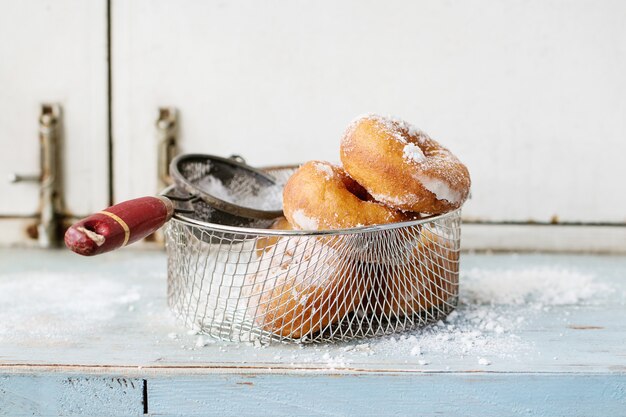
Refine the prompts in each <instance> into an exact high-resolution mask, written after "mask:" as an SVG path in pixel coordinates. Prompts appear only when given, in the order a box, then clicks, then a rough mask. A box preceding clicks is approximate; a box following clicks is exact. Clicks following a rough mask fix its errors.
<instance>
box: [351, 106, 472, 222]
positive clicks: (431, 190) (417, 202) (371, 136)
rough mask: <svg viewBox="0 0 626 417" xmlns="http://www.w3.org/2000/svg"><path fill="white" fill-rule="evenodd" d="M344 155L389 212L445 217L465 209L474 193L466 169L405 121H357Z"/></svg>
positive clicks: (372, 118)
mask: <svg viewBox="0 0 626 417" xmlns="http://www.w3.org/2000/svg"><path fill="white" fill-rule="evenodd" d="M340 156H341V162H342V163H343V166H344V169H345V170H346V171H347V173H348V174H349V175H350V176H351V177H352V178H354V179H355V180H356V181H357V182H358V183H359V184H361V185H362V186H363V187H364V188H365V189H366V190H367V192H368V193H369V194H370V195H371V196H372V197H373V198H374V199H375V200H377V201H380V202H382V203H385V204H386V205H388V206H389V207H393V208H396V209H400V210H405V211H413V212H420V213H428V214H440V213H445V212H447V211H450V210H453V209H456V208H459V207H460V206H461V205H462V204H463V202H464V201H465V200H466V199H467V196H468V194H469V190H470V184H471V183H470V176H469V172H468V170H467V168H466V167H465V165H463V164H462V163H461V161H459V160H458V159H457V157H456V156H454V155H453V154H452V152H450V151H449V150H448V149H446V148H444V147H443V146H441V145H440V144H439V143H437V142H436V141H435V140H433V139H431V138H430V137H429V136H428V135H426V134H425V133H423V132H421V131H419V130H417V129H416V128H415V127H413V126H412V125H410V124H408V123H406V122H404V121H401V120H395V119H390V118H385V117H382V116H378V115H369V116H365V117H361V118H359V119H357V120H356V121H354V122H353V123H352V124H351V125H350V127H349V128H348V130H347V131H346V133H345V134H344V137H343V139H342V141H341V151H340Z"/></svg>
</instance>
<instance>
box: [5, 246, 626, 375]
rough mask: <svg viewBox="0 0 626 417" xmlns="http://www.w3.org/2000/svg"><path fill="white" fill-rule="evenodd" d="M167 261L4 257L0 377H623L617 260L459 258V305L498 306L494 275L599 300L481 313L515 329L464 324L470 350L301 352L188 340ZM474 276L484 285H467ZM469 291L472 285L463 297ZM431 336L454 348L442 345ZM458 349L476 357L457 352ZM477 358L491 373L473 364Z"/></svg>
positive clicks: (430, 343) (459, 344)
mask: <svg viewBox="0 0 626 417" xmlns="http://www.w3.org/2000/svg"><path fill="white" fill-rule="evenodd" d="M165 261H166V258H165V255H164V254H163V253H160V252H144V251H132V250H122V251H119V252H114V253H110V254H106V255H103V256H101V257H96V258H83V257H79V256H76V255H73V254H71V253H68V252H65V251H58V252H54V251H53V252H49V251H34V250H2V251H0V304H1V305H3V309H2V310H0V370H2V372H5V373H6V372H11V371H12V370H19V371H20V372H25V371H26V370H27V369H30V368H32V369H33V370H34V371H35V372H43V371H44V370H50V369H54V368H58V369H63V370H65V371H68V370H71V369H77V368H80V369H81V372H84V373H91V374H98V373H102V372H106V371H107V370H111V369H113V370H116V371H119V372H124V373H125V374H127V375H130V376H135V377H143V376H145V375H147V374H150V375H156V374H167V373H171V374H177V375H183V374H186V373H200V374H210V373H221V372H222V373H223V372H238V371H241V370H252V371H253V372H257V373H265V372H267V373H271V372H274V371H275V370H280V371H281V372H297V371H299V370H307V369H311V370H317V371H318V372H328V373H334V372H341V371H349V372H361V373H368V372H379V371H386V372H390V371H398V372H415V373H422V372H433V371H435V372H474V371H476V370H483V371H485V370H487V371H492V372H554V373H563V372H573V373H576V372H603V373H614V372H619V373H624V372H626V346H624V343H623V341H624V338H625V335H626V323H625V322H624V321H623V320H622V318H623V317H624V316H625V314H626V310H625V309H626V306H625V305H624V303H623V294H624V293H625V292H626V280H625V279H624V277H626V258H624V257H620V256H568V255H537V254H535V255H531V254H525V255H511V254H507V255H505V254H499V255H471V254H464V255H463V256H462V260H461V262H462V268H461V269H462V271H463V275H462V277H461V284H462V291H465V292H464V294H467V293H468V291H471V290H476V282H478V283H479V284H480V285H486V286H493V287H494V290H493V296H494V297H497V296H502V294H503V293H504V289H502V288H499V287H497V285H498V282H499V275H498V274H505V278H507V276H506V274H513V275H512V276H509V277H508V278H507V279H509V280H511V279H514V278H515V277H519V279H520V280H527V279H529V278H533V277H535V276H536V275H532V274H531V275H530V276H529V275H528V273H529V272H528V271H530V273H533V271H544V273H545V279H546V280H553V281H554V282H553V283H552V284H551V285H547V286H545V285H541V283H537V288H539V289H542V288H543V289H549V288H552V289H553V290H552V291H562V292H568V291H569V286H570V285H571V286H574V285H576V286H578V288H584V286H585V285H589V288H590V289H591V288H596V287H597V288H600V290H601V291H600V292H598V293H594V294H593V298H587V299H581V300H580V301H576V302H572V303H565V304H562V305H550V304H545V305H543V306H541V305H539V304H532V303H531V300H528V302H529V303H530V304H529V305H528V306H526V305H525V302H526V301H524V303H521V302H520V303H519V304H510V305H494V306H493V307H488V306H487V307H484V308H483V309H482V311H483V312H484V311H487V312H489V311H492V310H493V312H494V314H496V319H497V320H494V322H495V323H499V321H498V320H504V321H507V320H513V321H514V320H516V319H518V318H520V319H521V320H522V321H521V322H520V323H519V324H517V323H515V324H514V325H511V327H510V328H509V329H506V330H505V331H503V332H502V333H501V334H498V333H497V332H496V331H495V330H494V331H486V330H480V325H481V323H486V324H489V322H490V321H489V320H487V321H482V322H481V321H480V320H479V321H478V322H477V324H476V328H475V329H474V328H473V327H472V326H471V325H467V324H466V325H465V327H466V329H465V331H467V332H471V331H474V330H476V331H478V330H480V331H481V332H483V333H481V334H482V336H478V337H473V336H472V337H469V339H468V340H467V341H464V340H463V337H461V336H459V335H458V334H455V333H454V332H452V333H450V332H448V331H447V330H446V328H442V329H441V330H433V331H431V333H427V332H426V333H422V332H420V331H415V332H412V333H410V335H413V336H415V337H416V338H417V340H416V341H415V342H413V343H411V342H410V341H408V340H405V341H403V342H402V341H400V340H399V339H398V338H397V337H396V339H398V344H397V345H393V343H392V342H391V340H390V338H389V337H387V338H380V339H372V340H367V341H356V342H352V343H349V344H334V345H322V346H308V347H304V348H301V347H299V346H297V345H276V346H271V347H268V348H259V347H255V346H252V345H250V344H241V343H240V344H236V343H209V342H210V340H209V339H207V338H204V337H203V338H202V339H203V340H202V341H201V342H202V343H201V344H200V345H198V342H199V339H200V336H197V335H195V334H188V333H187V332H188V330H187V329H186V328H184V327H182V326H181V325H180V324H179V323H177V321H176V320H175V319H174V318H173V317H172V316H171V314H170V313H169V311H168V308H167V304H166V299H165V294H166V285H165V282H166V272H165V271H166V262H165ZM562 271H565V272H562ZM481 274H483V275H485V277H483V278H484V280H483V281H475V280H476V279H477V277H478V278H480V276H481ZM559 274H560V275H559ZM511 277H513V278H511ZM540 277H541V276H540ZM487 278H488V279H487ZM535 279H536V278H535ZM472 280H474V281H472ZM570 280H571V282H570ZM469 282H474V284H472V285H467V286H466V285H465V284H466V283H469ZM547 282H550V281H547ZM513 290H515V288H513ZM462 294H463V293H462ZM496 301H497V300H496ZM483 302H484V301H483ZM474 307H475V306H474ZM474 307H472V306H471V305H466V306H464V307H461V308H460V310H459V313H460V314H461V315H467V314H470V313H471V312H472V311H473V310H471V309H472V308H474ZM438 335H440V336H441V337H448V336H449V337H450V338H451V339H450V340H449V341H447V342H445V343H443V342H440V341H439V340H438V339H437V337H438ZM422 338H423V340H422ZM466 342H467V343H470V344H471V343H474V344H477V343H483V344H484V346H479V345H476V346H469V347H468V348H467V349H465V348H464V343H466ZM204 344H206V346H202V345H204ZM364 344H367V346H363V345H364ZM417 344H421V350H422V352H421V355H418V356H416V355H413V354H411V350H412V345H417ZM489 345H493V349H489V348H488V347H489ZM443 348H448V352H446V351H445V350H444V349H443ZM480 358H484V359H486V360H488V361H489V362H490V364H489V365H481V364H480V363H479V359H480ZM420 361H425V362H427V364H421V363H420ZM65 367H67V368H65ZM38 369H39V371H38ZM111 372H112V371H111Z"/></svg>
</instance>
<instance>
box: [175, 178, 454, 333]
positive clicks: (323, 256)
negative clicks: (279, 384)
mask: <svg viewBox="0 0 626 417" xmlns="http://www.w3.org/2000/svg"><path fill="white" fill-rule="evenodd" d="M295 168H296V167H293V166H291V167H275V168H268V169H267V170H266V171H267V172H268V173H270V174H271V175H273V176H274V177H275V178H277V180H278V182H279V183H281V184H284V183H285V182H286V180H287V179H288V178H289V176H290V175H291V173H292V172H293V171H294V170H295ZM460 226H461V213H460V209H459V210H456V211H453V212H450V213H447V214H444V215H440V216H435V217H430V218H428V219H423V220H415V221H410V222H405V223H395V224H387V225H377V226H368V227H360V228H354V229H344V230H329V231H319V232H314V233H311V232H305V231H291V230H289V231H285V230H269V229H254V228H244V227H235V226H225V225H219V224H212V223H208V222H203V221H200V220H197V219H193V218H188V217H184V216H180V215H175V216H174V218H173V219H172V220H171V221H170V222H169V223H168V226H167V228H166V231H165V238H166V248H167V254H168V302H169V305H170V308H171V309H172V310H173V311H174V313H175V314H176V315H177V316H178V317H179V318H180V319H182V320H183V321H184V323H185V325H186V326H188V327H190V328H193V329H196V330H197V331H198V332H200V333H203V334H206V335H209V336H212V337H215V338H219V339H222V340H228V341H245V342H257V341H258V342H260V343H263V344H266V343H269V342H274V341H281V342H297V343H311V342H330V341H340V340H351V339H356V338H365V337H371V336H379V335H385V334H392V333H399V332H403V331H407V330H411V329H414V328H417V327H420V326H423V325H424V324H427V323H430V322H436V321H438V320H440V319H442V318H444V317H445V316H447V315H448V313H450V312H451V311H452V310H453V309H454V308H455V306H456V304H457V301H458V288H459V286H458V282H459V281H458V280H459V249H460Z"/></svg>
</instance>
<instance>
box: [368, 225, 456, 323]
mask: <svg viewBox="0 0 626 417" xmlns="http://www.w3.org/2000/svg"><path fill="white" fill-rule="evenodd" d="M411 235H413V237H411V238H410V236H411ZM405 238H406V239H407V240H406V242H405V243H406V244H407V245H405V246H408V245H409V244H410V246H413V247H412V248H411V249H406V248H405V249H403V248H402V246H398V248H397V253H396V254H392V257H393V258H394V259H395V262H393V263H386V264H377V265H375V267H376V270H377V277H376V282H375V283H373V285H372V292H373V294H374V295H373V296H371V297H369V300H370V305H372V306H374V311H375V312H376V314H384V315H385V316H386V317H388V318H398V317H403V316H412V315H414V314H421V313H423V312H425V311H429V310H431V311H432V309H448V308H450V307H451V305H452V301H451V297H453V296H455V295H456V294H457V293H458V285H459V284H458V271H459V250H458V247H455V246H454V240H453V239H449V238H446V237H444V236H441V235H438V234H436V233H435V232H433V231H431V230H429V229H426V228H422V229H417V228H414V230H412V231H411V232H408V231H407V233H406V235H405ZM411 241H412V242H411ZM434 313H436V312H434Z"/></svg>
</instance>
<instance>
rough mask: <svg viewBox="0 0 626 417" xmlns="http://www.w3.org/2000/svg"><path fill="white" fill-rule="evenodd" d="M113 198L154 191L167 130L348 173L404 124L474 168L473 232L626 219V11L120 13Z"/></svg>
mask: <svg viewBox="0 0 626 417" xmlns="http://www.w3.org/2000/svg"><path fill="white" fill-rule="evenodd" d="M112 12H113V13H112V15H113V44H112V46H113V56H114V59H113V78H114V84H113V85H114V92H113V110H114V118H113V120H114V139H115V147H114V150H115V153H114V166H115V197H116V199H117V200H121V199H126V198H129V197H133V196H137V195H142V194H147V193H152V192H154V191H155V189H156V188H157V185H156V174H155V172H156V146H155V133H154V120H155V114H156V108H157V107H158V106H160V105H172V106H176V107H177V108H178V109H179V110H180V115H181V120H180V126H181V129H180V138H181V147H182V150H183V151H186V152H191V151H194V152H208V153H214V154H220V155H229V154H231V153H238V154H243V155H244V156H245V157H247V159H248V160H249V162H251V163H253V164H261V165H262V164H277V163H289V162H296V161H306V160H310V159H326V160H331V161H336V160H338V146H339V138H340V136H341V134H342V131H343V129H344V128H345V127H346V125H347V124H348V122H349V121H350V120H351V119H352V118H353V117H355V116H357V115H359V114H362V113H367V112H379V113H384V114H395V115H399V116H401V117H403V118H405V119H407V120H409V121H412V122H414V123H415V124H416V125H418V126H419V127H421V128H422V129H424V130H425V131H427V132H429V133H430V134H431V135H432V136H433V137H434V138H436V139H438V140H439V141H441V142H442V143H444V144H446V145H447V146H448V147H450V148H451V149H452V150H453V151H454V152H455V153H456V154H457V155H458V156H459V157H460V158H461V159H462V160H463V161H465V162H466V163H467V165H468V166H469V168H470V171H471V174H472V179H473V191H472V199H471V201H469V202H468V203H467V205H466V207H465V211H464V213H465V216H466V218H467V219H473V220H480V221H488V222H503V221H504V222H550V221H552V220H557V219H558V220H559V221H561V222H586V223H588V222H609V223H624V222H626V211H625V210H624V207H625V206H626V192H625V191H624V188H623V187H622V185H621V183H622V180H623V178H626V164H625V163H624V162H623V154H624V151H626V124H625V123H624V120H626V119H625V115H626V77H624V74H626V25H624V22H625V21H626V3H624V2H616V1H609V0H602V1H597V2H589V1H586V0H576V1H571V2H566V3H564V2H561V1H556V0H548V1H545V0H533V1H526V2H500V1H496V0H476V1H471V2H467V1H456V0H455V1H447V2H440V1H415V2H412V1H406V0H393V1H366V2H362V1H357V0H346V1H340V2H337V1H331V0H327V1H295V2H294V1H288V0H272V1H264V2H258V1H253V0H233V1H211V2H196V1H178V2H171V1H167V0H156V1H155V0H137V1H132V2H129V1H121V0H114V1H113V10H112Z"/></svg>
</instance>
